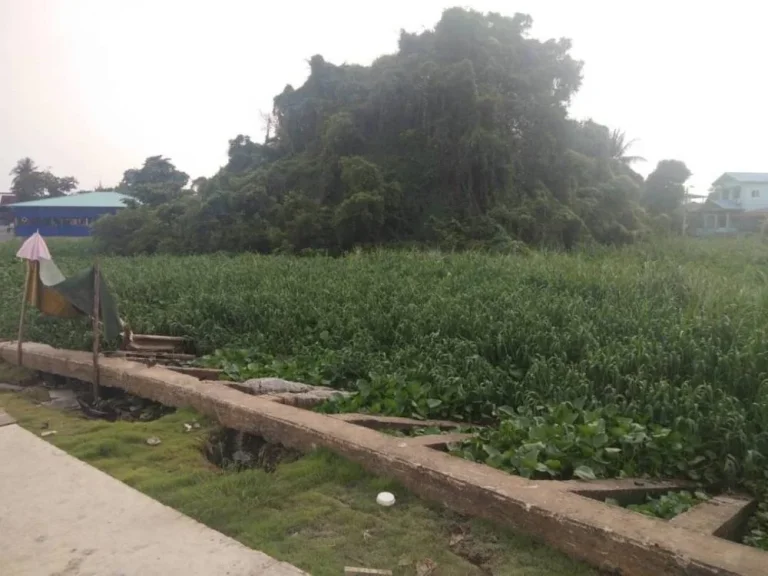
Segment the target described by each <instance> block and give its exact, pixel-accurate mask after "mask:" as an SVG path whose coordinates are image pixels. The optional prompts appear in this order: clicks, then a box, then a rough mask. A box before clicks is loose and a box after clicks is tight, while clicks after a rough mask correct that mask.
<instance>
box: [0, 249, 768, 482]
mask: <svg viewBox="0 0 768 576" xmlns="http://www.w3.org/2000/svg"><path fill="white" fill-rule="evenodd" d="M15 249H16V245H14V244H13V243H7V244H5V245H0V263H1V264H0V281H1V282H2V285H3V286H4V287H5V286H7V287H8V288H7V291H6V296H7V298H6V305H5V306H4V307H2V308H0V333H2V335H3V336H5V337H7V338H13V337H14V336H15V333H16V328H17V325H18V305H17V304H16V303H17V302H18V301H19V298H20V292H21V288H22V285H23V275H22V272H23V265H22V264H21V263H19V262H18V261H17V260H16V259H15V258H14V256H13V254H14V251H15ZM51 250H52V252H53V254H54V255H55V256H56V258H57V262H58V264H59V265H60V267H61V268H62V270H63V271H64V272H65V273H66V274H71V273H73V272H75V271H77V270H79V269H81V268H83V267H85V266H86V265H88V264H89V263H90V261H91V255H90V252H89V251H90V250H91V247H90V244H88V243H87V242H86V243H59V242H51ZM766 264H768V246H766V245H764V244H763V243H762V242H760V241H759V240H754V241H750V240H743V241H739V242H738V243H736V242H731V241H704V242H698V241H689V240H682V239H680V240H676V241H671V240H670V241H664V242H659V243H654V244H642V245H633V246H627V247H623V248H592V249H590V250H583V251H578V252H574V253H570V254H564V253H554V252H531V253H528V254H525V255H517V256H502V255H490V254H481V253H477V252H468V253H456V254H444V253H439V252H416V251H400V252H396V251H373V252H370V253H364V252H354V253H352V254H350V255H348V256H346V257H343V258H328V257H312V258H297V257H291V256H260V255H254V254H240V255H234V256H232V255H223V254H215V255H208V256H185V257H172V256H151V257H147V256H145V257H131V258H124V257H107V258H102V259H101V266H102V269H103V270H104V274H105V277H106V278H107V280H108V281H109V282H110V284H111V286H112V288H113V290H114V292H115V294H116V296H117V298H118V300H119V302H120V308H121V314H122V316H123V317H125V318H126V319H128V320H129V322H130V323H131V325H132V326H133V327H134V329H135V330H136V331H137V332H140V333H141V332H144V333H147V332H148V333H158V334H169V335H179V336H186V337H188V338H190V339H191V340H192V341H193V342H194V343H195V345H196V346H197V350H198V352H199V353H201V354H208V356H207V357H206V358H205V359H204V364H206V365H209V366H218V367H222V368H224V369H225V371H226V372H227V374H228V375H229V376H230V377H231V378H235V379H246V378H249V377H259V376H277V377H283V378H287V379H292V380H297V381H302V382H306V383H309V384H323V385H329V386H332V387H335V388H340V389H345V390H349V391H352V392H354V393H355V394H353V395H352V396H351V397H350V398H347V399H343V400H338V401H336V402H332V403H329V404H328V405H326V406H324V407H323V409H324V410H327V411H363V412H373V413H379V414H387V415H396V416H409V417H416V418H442V419H451V420H455V421H459V422H463V423H466V424H468V425H481V426H484V427H485V430H483V431H482V432H481V434H480V437H479V439H478V440H477V441H474V442H471V443H469V444H467V445H466V446H463V447H460V448H459V449H460V450H461V453H462V454H463V455H466V456H468V457H471V458H472V459H475V460H480V461H482V462H488V463H490V464H492V465H495V466H499V467H500V468H503V469H506V470H509V471H511V472H514V473H518V474H523V475H530V476H534V477H542V478H547V477H552V478H580V477H581V478H589V477H591V476H592V475H594V476H595V477H616V476H622V475H624V476H674V477H681V478H690V479H693V480H695V481H697V482H701V483H703V484H707V483H709V482H712V481H717V482H722V483H723V484H724V485H726V486H734V487H739V488H740V489H746V490H748V491H750V492H751V493H753V494H757V495H758V496H760V497H763V494H764V493H765V487H766V480H767V477H766V474H768V471H767V470H768V469H767V468H766V460H765V456H766V455H768V387H766V384H765V382H766V376H765V375H766V374H768V339H766V334H768V332H767V331H766V328H767V325H766V322H768V320H767V319H768V276H766V274H765V271H764V270H765V266H766ZM89 333H90V332H89V329H88V327H87V326H86V324H85V323H84V321H71V322H69V321H61V320H58V319H47V318H40V317H37V316H35V315H32V318H31V320H30V325H29V328H28V331H27V334H28V338H29V339H31V340H36V341H42V342H47V343H51V344H54V345H58V346H62V347H71V348H84V349H87V348H88V346H89V344H90V343H89V341H88V335H89ZM505 407H506V408H505Z"/></svg>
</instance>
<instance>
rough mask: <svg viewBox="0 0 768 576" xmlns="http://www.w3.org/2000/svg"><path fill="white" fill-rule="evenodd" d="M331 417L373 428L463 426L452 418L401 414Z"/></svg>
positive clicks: (408, 428) (448, 427)
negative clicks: (425, 418)
mask: <svg viewBox="0 0 768 576" xmlns="http://www.w3.org/2000/svg"><path fill="white" fill-rule="evenodd" d="M331 418H336V419H338V420H343V421H344V422H349V423H350V424H357V425H358V426H365V427H366V428H372V429H373V430H403V431H404V430H411V429H412V428H439V429H440V430H452V429H454V428H458V427H459V426H461V424H459V423H458V422H451V421H450V420H416V419H415V418H401V417H400V416H377V415H376V414H332V415H331Z"/></svg>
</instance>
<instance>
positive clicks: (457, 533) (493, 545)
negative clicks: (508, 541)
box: [448, 524, 502, 575]
mask: <svg viewBox="0 0 768 576" xmlns="http://www.w3.org/2000/svg"><path fill="white" fill-rule="evenodd" d="M449 538H450V539H449V541H448V543H449V545H450V547H451V551H452V552H453V553H454V554H456V555H457V556H461V557H462V558H464V559H465V560H466V561H467V562H469V563H470V564H474V565H475V566H477V568H478V569H479V570H480V571H481V572H482V573H483V574H489V575H490V574H493V564H494V560H495V559H496V558H497V557H499V556H501V553H502V550H501V549H500V545H499V544H498V542H497V541H496V539H495V538H493V537H492V536H491V538H490V539H488V537H486V538H485V539H482V540H480V539H476V538H474V537H473V535H472V531H471V529H470V526H469V524H454V525H453V526H451V533H450V536H449Z"/></svg>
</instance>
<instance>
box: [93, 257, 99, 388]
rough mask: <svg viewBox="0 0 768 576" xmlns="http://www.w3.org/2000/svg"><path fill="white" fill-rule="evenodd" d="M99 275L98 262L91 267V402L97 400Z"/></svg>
mask: <svg viewBox="0 0 768 576" xmlns="http://www.w3.org/2000/svg"><path fill="white" fill-rule="evenodd" d="M100 279H101V273H100V271H99V263H98V261H97V262H95V263H94V265H93V400H94V401H96V400H97V399H98V398H99V346H100V344H101V327H100V326H99V318H100V317H101V314H100V311H101V302H100V300H101V298H100V296H101V292H100V285H101V282H100Z"/></svg>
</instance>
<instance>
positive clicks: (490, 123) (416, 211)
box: [97, 8, 644, 253]
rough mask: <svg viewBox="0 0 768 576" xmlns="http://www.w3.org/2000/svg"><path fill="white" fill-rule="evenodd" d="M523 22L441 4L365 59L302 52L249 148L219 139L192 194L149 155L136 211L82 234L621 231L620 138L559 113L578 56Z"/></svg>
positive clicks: (434, 237)
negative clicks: (295, 80) (221, 144)
mask: <svg viewBox="0 0 768 576" xmlns="http://www.w3.org/2000/svg"><path fill="white" fill-rule="evenodd" d="M530 26H531V19H530V17H528V16H525V15H521V14H518V15H515V16H514V17H505V16H501V15H499V14H493V13H492V14H487V15H484V14H481V13H479V12H475V11H471V10H464V9H459V8H453V9H450V10H446V11H445V12H444V13H443V16H442V18H441V20H440V22H438V24H437V25H436V27H435V29H434V30H429V31H426V32H423V33H420V34H410V33H407V32H402V33H401V36H400V42H399V50H398V52H397V53H395V54H392V55H387V56H382V57H381V58H379V59H378V60H376V61H375V62H374V63H373V64H372V65H371V66H358V65H341V66H337V65H334V64H331V63H329V62H326V61H325V59H324V58H323V57H322V56H319V55H316V56H313V57H312V58H311V59H310V61H309V66H310V75H309V78H308V79H307V81H306V82H305V83H304V85H303V86H301V87H300V88H298V89H294V88H293V87H291V86H286V88H285V89H284V90H283V92H282V93H281V94H279V95H278V96H277V97H275V99H274V110H273V113H272V115H271V116H270V117H269V119H270V122H269V126H270V129H271V130H272V132H271V134H270V135H269V136H268V137H267V138H266V139H265V142H264V143H263V144H261V143H257V142H254V141H252V140H251V139H250V138H248V137H247V136H242V135H241V136H238V137H237V138H235V139H233V140H231V141H230V143H229V161H228V163H227V164H226V165H225V166H224V167H223V168H221V170H220V171H219V172H218V173H217V174H216V175H214V176H213V177H211V178H209V179H199V180H196V181H195V185H194V189H195V191H196V193H195V194H181V190H182V188H183V187H184V186H185V185H186V183H187V175H186V174H183V173H179V174H176V172H175V169H172V170H171V169H170V168H169V167H168V166H167V165H164V164H163V163H164V162H165V163H167V164H170V163H169V162H168V161H167V160H164V159H162V158H161V157H154V158H149V159H148V160H147V164H145V166H144V168H142V169H141V170H128V171H127V172H126V173H125V178H124V179H123V187H124V188H126V189H129V190H132V191H133V194H134V196H135V197H136V198H137V199H139V200H140V201H141V202H142V203H143V206H142V207H141V208H135V209H131V210H127V211H124V212H123V213H121V214H119V215H117V216H115V217H110V218H106V219H104V220H103V221H102V222H101V223H100V225H99V226H98V228H97V235H98V236H99V237H100V239H101V240H102V242H103V244H104V245H105V246H106V247H107V248H108V249H113V250H120V251H125V250H126V248H125V244H118V243H117V241H115V240H114V238H116V237H117V236H116V235H114V234H113V233H112V227H114V228H115V229H120V230H132V231H133V232H134V233H136V234H138V235H139V236H141V237H142V238H149V237H150V236H151V235H152V234H154V232H153V231H162V235H163V240H162V241H161V240H160V239H156V240H155V241H152V242H147V243H142V249H143V250H145V251H152V250H168V251H180V252H183V251H216V250H259V251H264V252H267V251H290V252H300V251H303V250H308V249H314V250H317V249H320V250H325V251H329V252H331V253H338V252H340V251H344V250H347V249H349V248H351V247H353V246H358V245H386V244H403V243H415V242H418V243H431V244H436V245H440V246H445V247H450V248H465V247H472V246H483V247H487V248H492V249H497V250H508V249H514V248H515V247H516V246H519V245H520V242H526V243H531V244H539V245H552V246H566V247H569V246H572V245H574V244H576V243H579V242H584V241H590V240H596V241H599V242H606V243H621V242H628V241H631V240H633V239H634V238H635V237H636V236H637V235H638V234H639V233H640V232H641V231H642V230H643V229H644V225H643V223H642V222H643V218H644V212H643V210H642V209H641V208H640V207H639V204H638V202H639V197H640V186H641V184H642V178H641V177H640V176H638V175H637V174H636V173H635V172H634V171H632V169H631V168H630V167H629V166H630V164H631V162H632V161H633V160H634V158H632V157H630V156H628V155H627V148H628V145H629V144H630V143H629V142H627V141H626V139H625V137H624V134H623V133H621V132H617V131H614V132H611V131H610V130H609V129H608V128H606V127H605V126H601V125H600V124H597V123H596V122H593V121H591V120H588V121H585V122H577V121H574V120H571V119H569V118H568V115H567V106H568V103H569V101H570V99H571V97H572V96H573V94H574V93H575V91H576V90H577V89H578V87H579V84H580V81H581V63H580V62H578V61H576V60H574V59H573V58H572V57H571V56H570V55H569V50H570V42H569V41H568V40H565V39H561V40H548V41H544V42H542V41H540V40H537V39H534V38H531V37H530V36H529V35H528V31H529V29H530ZM170 166H172V165H170ZM145 173H151V174H154V175H155V176H156V175H158V174H161V175H166V176H167V178H168V181H166V182H162V183H161V184H159V185H158V184H157V183H149V184H147V182H145V180H144V176H145ZM134 210H141V217H139V215H138V214H137V213H132V212H133V211H134Z"/></svg>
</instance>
